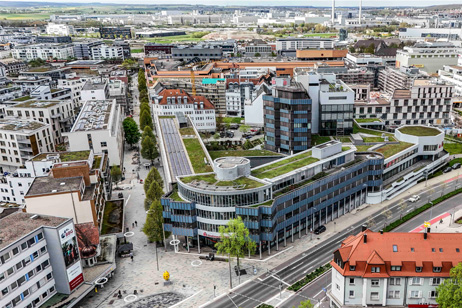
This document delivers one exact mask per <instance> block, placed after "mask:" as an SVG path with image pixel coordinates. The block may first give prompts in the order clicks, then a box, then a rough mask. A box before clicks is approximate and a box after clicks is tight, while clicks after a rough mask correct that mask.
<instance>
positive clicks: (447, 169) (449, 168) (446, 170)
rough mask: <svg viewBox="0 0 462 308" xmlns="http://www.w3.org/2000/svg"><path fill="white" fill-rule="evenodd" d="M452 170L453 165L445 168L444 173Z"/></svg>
mask: <svg viewBox="0 0 462 308" xmlns="http://www.w3.org/2000/svg"><path fill="white" fill-rule="evenodd" d="M451 171H452V168H451V167H447V168H446V169H444V170H443V172H444V173H448V172H451Z"/></svg>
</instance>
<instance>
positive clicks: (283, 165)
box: [252, 151, 319, 178]
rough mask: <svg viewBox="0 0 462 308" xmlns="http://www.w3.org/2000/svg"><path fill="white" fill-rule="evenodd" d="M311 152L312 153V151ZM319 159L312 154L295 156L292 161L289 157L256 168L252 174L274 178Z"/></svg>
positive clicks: (258, 176)
mask: <svg viewBox="0 0 462 308" xmlns="http://www.w3.org/2000/svg"><path fill="white" fill-rule="evenodd" d="M309 153H310V155H311V151H310V152H309ZM296 158H298V160H296ZM317 161H319V159H317V158H314V157H311V156H308V157H303V156H299V157H293V159H292V160H290V161H289V159H287V160H283V161H279V162H276V163H274V164H271V165H269V166H266V167H263V168H259V169H256V170H254V171H252V175H253V176H255V177H257V178H274V177H277V176H279V175H281V174H285V173H287V172H290V171H292V170H295V169H298V168H301V167H304V166H308V165H310V164H312V163H315V162H317Z"/></svg>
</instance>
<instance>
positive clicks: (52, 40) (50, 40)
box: [35, 35, 72, 44]
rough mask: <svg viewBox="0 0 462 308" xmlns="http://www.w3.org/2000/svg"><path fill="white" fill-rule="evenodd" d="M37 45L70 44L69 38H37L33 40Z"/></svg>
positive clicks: (70, 39)
mask: <svg viewBox="0 0 462 308" xmlns="http://www.w3.org/2000/svg"><path fill="white" fill-rule="evenodd" d="M35 42H36V43H37V44H62V43H72V38H71V37H70V36H68V35H67V36H37V37H36V38H35Z"/></svg>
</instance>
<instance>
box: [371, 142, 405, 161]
mask: <svg viewBox="0 0 462 308" xmlns="http://www.w3.org/2000/svg"><path fill="white" fill-rule="evenodd" d="M411 146H413V144H412V143H408V142H400V143H399V144H387V145H385V146H383V147H380V148H378V149H375V150H374V152H378V153H382V154H383V156H385V158H388V157H391V156H393V155H395V154H397V153H399V152H401V151H404V150H406V149H407V148H409V147H411Z"/></svg>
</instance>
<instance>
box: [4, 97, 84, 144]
mask: <svg viewBox="0 0 462 308" xmlns="http://www.w3.org/2000/svg"><path fill="white" fill-rule="evenodd" d="M74 107H75V106H74V102H73V101H72V100H35V99H31V100H26V101H24V102H20V103H18V104H16V105H12V106H8V107H6V108H5V111H6V117H7V118H11V119H21V120H25V121H28V120H33V121H39V122H41V123H44V124H49V125H50V129H51V137H52V139H53V142H54V144H55V145H58V144H62V143H64V141H65V140H64V136H63V133H64V132H67V131H69V130H70V128H71V127H72V124H73V123H74V120H75V118H76V114H75V110H74Z"/></svg>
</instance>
